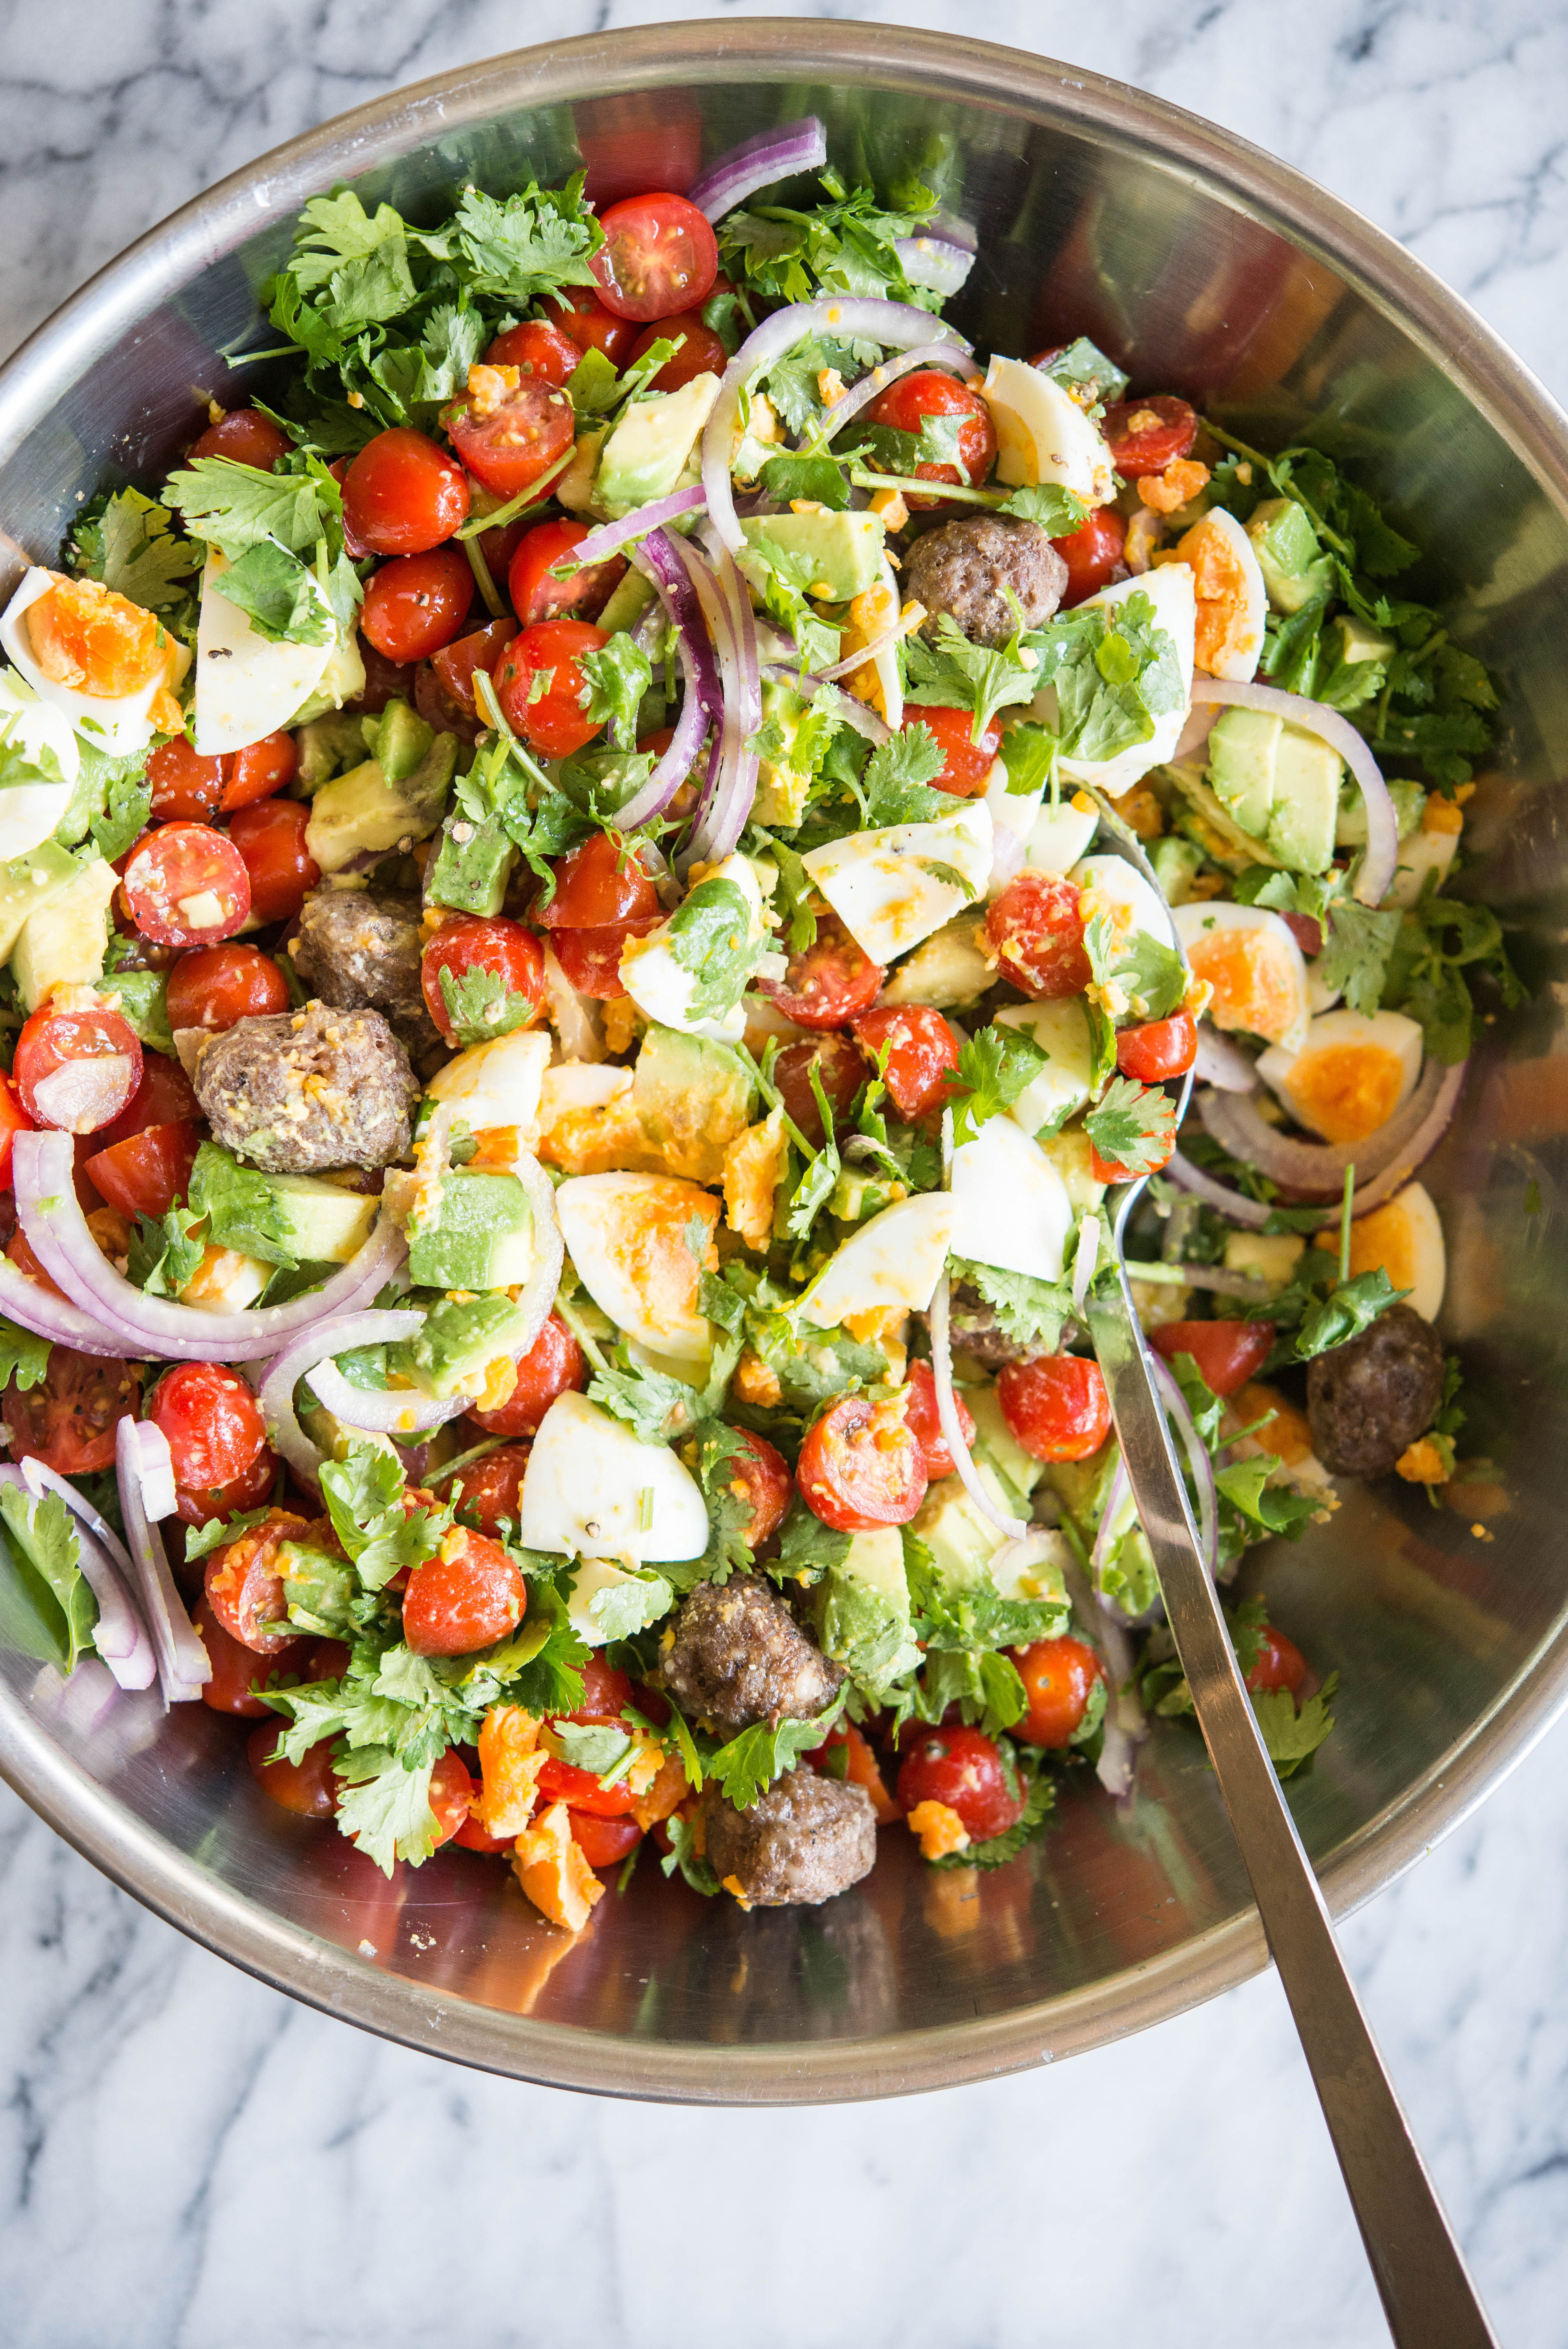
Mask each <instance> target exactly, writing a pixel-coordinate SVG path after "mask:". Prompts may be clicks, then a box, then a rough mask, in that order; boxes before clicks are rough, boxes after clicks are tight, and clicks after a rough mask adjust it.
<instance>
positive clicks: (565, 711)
mask: <svg viewBox="0 0 1568 2349" xmlns="http://www.w3.org/2000/svg"><path fill="white" fill-rule="evenodd" d="M609 641H610V640H609V638H608V636H605V634H604V632H603V629H602V628H594V627H591V626H589V624H588V622H587V621H586V620H542V621H540V622H538V623H537V624H536V626H533V627H531V628H524V630H523V632H522V634H521V636H515V637H513V639H512V641H511V644H510V645H508V647H507V648H506V650H505V652H504V653H502V655H501V657H500V660H499V661H498V662H497V664H496V669H495V688H496V692H497V695H498V696H499V698H500V706H501V708H502V709H503V710H504V711H505V712H506V716H507V721H508V723H509V724H510V725H511V727H512V728H513V729H514V730H516V732H518V733H519V734H521V737H522V739H523V740H524V741H525V742H526V743H527V744H528V745H529V747H530V749H531V750H542V751H543V752H544V754H545V756H546V758H549V759H565V758H569V757H570V756H571V754H572V752H573V750H581V749H582V748H583V744H584V743H585V742H591V741H592V740H593V737H594V735H595V734H597V733H598V731H599V730H600V728H601V726H602V725H603V722H604V721H603V719H597V718H590V717H589V715H588V712H587V708H586V704H587V701H588V698H589V693H588V680H587V678H585V677H584V675H583V671H582V669H581V667H579V666H578V664H579V662H580V660H581V659H582V657H583V654H584V653H595V652H597V651H598V650H599V648H600V647H601V646H603V645H606V644H608V643H609ZM546 674H548V678H549V682H548V684H547V685H546V686H545V687H544V689H543V691H542V692H541V693H540V694H539V695H538V697H537V698H531V696H532V695H533V693H534V679H535V678H536V677H541V678H542V677H544V676H545V675H546Z"/></svg>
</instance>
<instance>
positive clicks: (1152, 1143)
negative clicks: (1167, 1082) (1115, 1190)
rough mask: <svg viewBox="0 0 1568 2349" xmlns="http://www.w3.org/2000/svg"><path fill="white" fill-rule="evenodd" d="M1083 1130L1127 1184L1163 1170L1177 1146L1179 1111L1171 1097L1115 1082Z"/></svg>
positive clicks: (1119, 1079) (1146, 1087)
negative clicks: (1136, 1178)
mask: <svg viewBox="0 0 1568 2349" xmlns="http://www.w3.org/2000/svg"><path fill="white" fill-rule="evenodd" d="M1084 1130H1085V1132H1086V1133H1088V1138H1089V1140H1090V1142H1091V1143H1093V1144H1094V1148H1095V1151H1096V1153H1097V1154H1098V1155H1099V1158H1100V1159H1101V1160H1102V1161H1103V1163H1104V1164H1106V1165H1108V1166H1114V1167H1115V1168H1116V1169H1117V1174H1116V1180H1117V1181H1119V1182H1124V1183H1125V1182H1129V1181H1131V1180H1133V1179H1134V1178H1135V1177H1137V1176H1138V1175H1140V1174H1152V1173H1153V1172H1154V1171H1155V1170H1156V1169H1157V1168H1158V1167H1161V1166H1163V1165H1164V1164H1165V1163H1166V1161H1167V1160H1168V1159H1169V1157H1170V1155H1171V1151H1172V1150H1173V1149H1174V1148H1175V1146H1176V1109H1175V1104H1174V1102H1172V1101H1171V1097H1170V1095H1169V1094H1168V1093H1165V1092H1161V1091H1160V1090H1159V1089H1158V1088H1157V1087H1155V1086H1152V1085H1140V1084H1135V1083H1134V1082H1133V1081H1132V1080H1131V1079H1130V1077H1113V1078H1112V1079H1111V1081H1110V1083H1109V1085H1108V1086H1107V1087H1106V1089H1105V1092H1104V1093H1103V1094H1102V1095H1101V1097H1100V1099H1099V1102H1097V1103H1096V1104H1095V1106H1094V1108H1093V1109H1091V1110H1090V1111H1089V1112H1088V1114H1087V1115H1086V1116H1085V1118H1084Z"/></svg>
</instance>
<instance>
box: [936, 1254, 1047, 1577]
mask: <svg viewBox="0 0 1568 2349" xmlns="http://www.w3.org/2000/svg"><path fill="white" fill-rule="evenodd" d="M950 1293H951V1292H950V1284H949V1281H948V1278H947V1275H946V1273H945V1272H944V1274H943V1276H942V1278H941V1279H940V1280H939V1281H938V1282H937V1284H936V1289H935V1293H934V1296H933V1298H932V1300H931V1312H930V1315H929V1317H928V1319H929V1322H930V1329H931V1375H932V1381H933V1383H934V1386H935V1389H936V1416H937V1418H938V1419H939V1420H940V1422H941V1423H942V1433H943V1437H944V1441H945V1443H946V1445H947V1449H948V1451H949V1452H950V1453H951V1454H952V1455H953V1465H954V1468H955V1469H956V1470H957V1472H958V1477H959V1481H960V1483H961V1484H962V1485H963V1486H964V1489H965V1492H966V1493H967V1494H968V1495H969V1497H970V1499H971V1500H972V1501H973V1502H974V1504H975V1507H976V1508H977V1509H978V1510H979V1512H980V1514H981V1516H984V1517H985V1518H986V1519H987V1520H988V1521H989V1522H990V1523H991V1524H992V1525H994V1526H995V1528H996V1530H997V1532H998V1533H1001V1534H1006V1536H1007V1537H1008V1539H1009V1540H1010V1541H1024V1540H1026V1539H1027V1537H1028V1536H1029V1534H1030V1532H1031V1531H1032V1530H1033V1529H1032V1527H1031V1526H1029V1524H1028V1522H1027V1520H1026V1519H1025V1518H1023V1517H1014V1516H1008V1514H1007V1512H1006V1509H1004V1508H1001V1507H999V1506H997V1504H996V1503H995V1501H994V1500H993V1499H992V1497H991V1495H990V1494H989V1493H988V1492H987V1491H986V1490H985V1485H984V1484H983V1483H982V1482H981V1477H980V1472H979V1470H978V1469H977V1468H976V1467H975V1462H974V1459H973V1457H972V1456H971V1454H970V1450H969V1446H968V1445H967V1444H965V1441H964V1430H963V1427H962V1426H961V1424H960V1423H959V1418H958V1402H957V1398H956V1397H955V1395H954V1392H953V1340H952V1319H951V1308H950V1301H949V1300H950Z"/></svg>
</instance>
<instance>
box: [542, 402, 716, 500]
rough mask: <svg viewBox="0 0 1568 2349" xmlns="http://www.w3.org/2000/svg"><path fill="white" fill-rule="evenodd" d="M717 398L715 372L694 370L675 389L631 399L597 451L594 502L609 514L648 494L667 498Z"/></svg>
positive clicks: (694, 446) (674, 486)
mask: <svg viewBox="0 0 1568 2349" xmlns="http://www.w3.org/2000/svg"><path fill="white" fill-rule="evenodd" d="M717 398H718V378H717V376H716V375H694V376H693V378H692V379H691V381H690V382H689V383H683V384H682V386H681V388H680V389H679V390H678V391H654V392H649V393H647V394H645V397H644V398H641V399H634V400H633V402H632V404H631V406H630V407H629V408H628V409H627V410H626V412H625V414H624V416H623V417H622V418H621V419H620V421H619V422H618V423H617V424H616V425H615V427H614V429H613V430H612V432H611V434H610V437H609V439H608V440H606V441H605V443H604V446H603V450H602V451H601V452H600V457H599V471H598V473H597V474H596V476H595V477H594V481H593V503H594V505H595V506H597V507H598V508H599V509H600V510H601V511H602V512H604V513H607V514H609V515H610V516H611V518H612V519H614V517H615V516H616V515H617V514H625V513H630V512H631V511H632V509H633V507H634V506H642V505H646V504H647V503H648V502H649V500H650V499H652V498H667V497H668V496H669V494H670V492H671V491H672V490H674V489H676V488H677V487H678V486H679V484H680V479H681V475H682V474H683V473H684V472H685V471H686V462H687V460H688V459H689V458H691V457H692V456H693V455H694V454H695V451H696V441H697V436H698V434H699V433H700V432H701V430H702V428H703V426H704V425H705V424H706V423H707V419H708V411H709V410H710V409H711V408H712V406H713V403H714V401H715V400H716V399H717ZM560 494H561V492H560V488H559V485H558V486H557V489H556V495H557V497H559V496H560Z"/></svg>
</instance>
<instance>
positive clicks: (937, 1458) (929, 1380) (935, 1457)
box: [904, 1362, 975, 1484]
mask: <svg viewBox="0 0 1568 2349" xmlns="http://www.w3.org/2000/svg"><path fill="white" fill-rule="evenodd" d="M904 1384H905V1386H907V1387H908V1389H909V1409H908V1411H907V1412H906V1413H904V1424H905V1426H906V1427H908V1428H909V1429H910V1431H911V1433H913V1436H914V1440H915V1442H916V1443H917V1444H919V1446H920V1449H921V1453H922V1454H923V1458H924V1461H925V1473H926V1475H928V1476H929V1477H930V1479H931V1481H932V1483H933V1484H935V1482H936V1480H937V1478H938V1477H939V1476H951V1475H953V1474H954V1458H953V1454H952V1452H951V1451H950V1450H949V1448H948V1444H947V1438H946V1436H945V1435H944V1433H942V1414H941V1413H940V1412H939V1411H938V1410H937V1408H936V1376H935V1373H934V1371H933V1370H932V1367H931V1364H930V1363H929V1362H911V1364H910V1366H909V1368H908V1370H907V1371H905V1372H904ZM953 1400H954V1402H955V1403H956V1404H957V1406H958V1428H959V1433H960V1434H961V1435H962V1436H963V1438H964V1441H965V1444H973V1443H974V1441H975V1414H974V1413H973V1412H972V1411H971V1410H970V1408H969V1406H968V1404H967V1403H966V1402H965V1400H964V1398H963V1396H962V1395H961V1394H958V1393H956V1392H954V1398H953Z"/></svg>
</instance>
